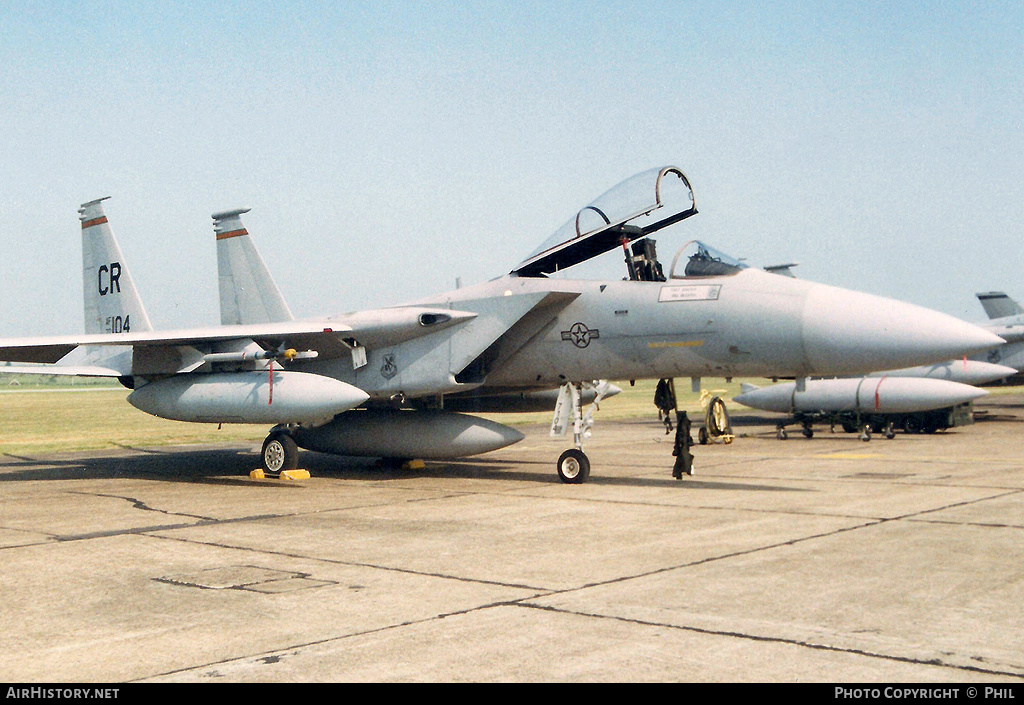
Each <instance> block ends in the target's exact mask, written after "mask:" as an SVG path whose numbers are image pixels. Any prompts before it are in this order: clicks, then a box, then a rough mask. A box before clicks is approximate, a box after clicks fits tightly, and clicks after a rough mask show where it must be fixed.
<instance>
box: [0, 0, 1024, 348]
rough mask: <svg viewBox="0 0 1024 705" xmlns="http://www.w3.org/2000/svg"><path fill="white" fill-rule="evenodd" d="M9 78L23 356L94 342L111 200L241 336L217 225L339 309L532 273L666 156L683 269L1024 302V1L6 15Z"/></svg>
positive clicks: (127, 230)
mask: <svg viewBox="0 0 1024 705" xmlns="http://www.w3.org/2000/svg"><path fill="white" fill-rule="evenodd" d="M0 66H2V67H3V68H2V70H0V127H2V129H0V179H2V181H0V232H2V235H0V237H2V243H3V256H2V257H0V292H2V293H0V296H2V299H0V300H2V302H3V305H2V306H0V336H2V337H8V336H20V335H42V334H51V333H53V334H55V333H75V332H79V331H80V330H81V329H82V311H81V287H82V284H81V260H80V257H81V249H80V228H79V223H78V220H77V213H76V211H77V208H78V206H79V204H81V203H83V202H85V201H88V200H92V199H95V198H99V197H101V196H111V197H112V199H111V200H110V201H108V202H107V204H106V211H107V215H108V216H109V218H110V221H111V224H112V225H113V227H114V231H115V233H116V234H117V237H118V239H119V241H120V244H121V247H122V249H123V250H124V253H125V257H126V259H127V261H128V265H129V267H130V268H131V271H132V272H133V275H134V277H135V280H136V283H137V285H138V287H139V289H140V291H141V293H142V296H143V299H144V301H145V303H146V306H147V309H148V311H149V315H150V318H151V319H152V320H153V323H154V325H155V326H157V327H159V328H170V327H183V326H193V325H206V324H215V323H216V322H217V321H218V320H219V315H218V311H217V285H216V257H215V242H214V238H213V231H212V228H211V220H210V214H211V213H213V212H216V211H221V210H227V209H230V208H238V207H250V208H252V212H251V213H249V214H247V216H245V223H246V225H247V227H248V229H249V231H250V232H251V233H252V234H253V235H254V237H255V238H256V242H257V245H258V246H259V248H260V249H261V251H262V253H263V255H264V257H265V259H266V260H267V263H268V265H269V267H270V269H271V271H272V272H273V273H274V275H275V278H276V280H277V282H278V284H279V286H280V287H281V289H282V291H283V292H284V294H285V297H286V298H287V299H288V301H289V303H290V304H291V307H292V309H293V310H294V312H295V313H296V315H298V316H312V315H316V314H321V313H323V314H329V313H338V312H342V311H346V310H353V309H359V308H366V307H373V306H382V305H387V304H391V303H398V302H401V301H404V300H409V299H413V298H418V297H421V296H425V295H428V294H430V293H433V292H437V291H440V290H444V289H448V288H451V287H452V286H453V284H454V282H455V279H456V277H461V279H462V281H463V282H464V283H466V284H469V283H475V282H479V281H483V280H486V279H489V278H492V277H494V276H497V275H500V274H502V273H505V272H507V271H508V270H509V269H510V268H511V267H512V266H513V265H515V264H516V262H518V261H519V260H520V259H522V258H523V257H524V256H525V255H527V254H528V253H529V252H530V251H531V250H533V249H534V247H535V246H536V245H537V244H538V243H539V242H540V241H542V240H543V239H544V238H546V237H547V236H548V235H549V234H550V233H551V232H552V231H554V230H555V229H556V228H557V227H559V226H560V225H561V224H562V223H563V222H565V220H566V219H568V217H569V216H570V215H571V214H572V213H573V212H575V211H576V210H577V209H578V208H580V207H582V206H583V205H585V204H586V203H588V202H589V201H590V200H592V199H593V198H595V197H596V196H598V195H600V194H601V193H602V192H604V191H605V190H606V189H608V188H610V187H611V186H613V185H615V184H616V183H618V182H619V181H621V180H623V179H625V178H627V177H629V176H631V175H632V174H634V173H637V172H639V171H643V170H645V169H648V168H651V167H654V166H660V165H665V164H674V165H677V166H679V167H680V168H681V169H682V170H683V171H684V172H685V173H686V174H687V176H688V177H689V178H690V181H691V182H692V184H693V186H694V191H695V193H696V198H697V205H698V208H699V209H700V214H699V215H697V216H696V217H694V218H692V219H690V220H688V221H686V222H684V223H682V224H680V225H678V226H675V227H674V228H673V232H672V233H670V234H667V235H665V236H663V237H659V253H660V254H661V255H662V258H663V259H665V260H670V259H671V257H672V255H673V254H674V249H675V247H677V246H678V245H681V244H682V243H683V242H685V241H686V240H688V239H690V238H695V237H696V238H701V239H704V240H706V241H708V242H709V243H711V244H713V245H714V246H716V247H717V248H718V249H720V250H723V251H725V252H728V253H730V254H733V255H735V256H738V257H744V258H746V259H747V260H748V261H749V262H751V263H752V264H755V265H768V264H776V263H780V262H790V261H797V262H799V263H800V266H799V267H798V268H797V269H796V273H797V274H798V275H799V276H801V277H803V278H806V279H811V280H815V281H821V282H826V283H829V284H835V285H838V286H845V287H849V288H854V289H859V290H862V291H869V292H872V293H878V294H883V295H887V296H893V297H896V298H899V299H903V300H906V301H912V302H914V303H918V304H922V305H926V306H930V307H932V308H936V309H939V310H942V311H945V312H947V313H951V314H954V315H957V316H960V317H962V318H964V319H967V320H974V321H978V320H982V319H983V313H982V310H981V307H980V306H979V305H978V303H977V301H976V300H975V298H974V294H975V292H977V291H983V290H990V289H1002V290H1005V291H1007V292H1008V293H1010V294H1011V295H1012V296H1015V297H1016V298H1018V299H1019V300H1021V301H1022V302H1024V282H1022V281H1021V277H1020V272H1021V270H1022V266H1021V265H1022V262H1024V248H1022V244H1024V237H1022V235H1024V226H1022V224H1021V219H1020V215H1019V212H1020V210H1021V204H1022V203H1024V125H1022V121H1024V68H1022V67H1024V7H1022V6H1021V4H1019V3H1006V4H1003V3H998V2H978V3H952V2H950V3H935V2H932V3H920V2H857V3H849V2H837V3H784V2H783V3H765V2H751V3H745V2H744V3H726V2H722V3H718V2H716V3H671V2H665V1H664V0H662V1H660V2H650V3H644V2H635V3H632V2H622V1H618V2H571V3H570V2H562V3H559V2H522V1H516V2H507V3H505V2H497V1H490V2H463V1H460V2H455V3H451V2H372V3H371V2H366V3H355V2H345V3H327V2H325V3H319V2H317V3H314V2H287V1H286V0H282V1H278V2H217V3H206V2H203V3H199V2H196V3H186V2H166V1H163V2H131V3H122V2H110V3H106V2H70V1H61V2H21V1H17V0H8V1H7V2H4V3H2V4H0ZM614 256H615V255H613V257H614Z"/></svg>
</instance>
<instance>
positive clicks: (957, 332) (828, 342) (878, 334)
mask: <svg viewBox="0 0 1024 705" xmlns="http://www.w3.org/2000/svg"><path fill="white" fill-rule="evenodd" d="M803 338H804V352H805V354H806V356H807V361H808V363H809V365H810V368H811V369H810V373H811V374H864V373H867V372H872V371H874V370H887V369H896V368H900V367H912V366H915V365H924V364H929V363H934V362H941V361H943V360H949V359H950V358H957V357H962V356H964V355H969V354H971V353H974V352H978V351H981V350H986V349H988V348H993V347H996V346H998V345H1002V344H1003V343H1004V341H1003V339H1002V338H1000V337H999V336H997V335H994V334H992V333H989V332H988V331H986V330H984V329H982V328H979V327H978V326H975V325H973V324H970V323H966V322H964V321H961V320H960V319H958V318H954V317H953V316H948V315H946V314H944V313H939V312H938V311H932V310H931V309H927V308H924V307H922V306H915V305H914V304H908V303H904V302H902V301H895V300H893V299H887V298H883V297H881V296H874V295H872V294H864V293H861V292H856V291H849V290H846V289H839V288H837V287H832V286H826V285H824V284H816V285H814V286H812V287H811V288H810V289H809V290H808V292H807V299H806V303H805V305H804V311H803Z"/></svg>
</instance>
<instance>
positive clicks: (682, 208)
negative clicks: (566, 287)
mask: <svg viewBox="0 0 1024 705" xmlns="http://www.w3.org/2000/svg"><path fill="white" fill-rule="evenodd" d="M696 212H697V206H696V202H695V201H694V198H693V189H692V188H691V187H690V182H689V181H688V180H687V178H686V175H685V174H683V172H681V171H680V170H679V169H677V168H676V167H674V166H666V167H661V168H658V169H651V170H649V171H644V172H641V173H639V174H637V175H636V176H633V177H631V178H629V179H626V180H625V181H623V182H622V183H620V184H619V185H618V186H616V187H615V188H613V189H611V190H610V191H607V192H606V193H605V194H604V195H603V196H601V197H600V198H598V199H597V200H596V201H594V202H593V203H591V204H590V205H588V206H586V207H585V208H583V209H582V210H580V211H579V212H577V213H576V215H574V216H573V217H572V218H570V219H569V221H568V222H567V223H566V224H565V225H563V226H562V227H561V228H559V229H558V230H556V231H555V233H554V235H552V236H551V237H549V238H548V239H547V240H545V241H544V243H543V244H542V245H541V246H540V247H538V248H537V249H536V250H534V251H533V253H531V254H530V256H529V257H527V258H526V259H525V260H524V261H523V262H522V263H521V264H520V265H519V266H518V267H516V268H515V269H514V270H512V274H515V275H518V276H521V277H541V276H545V275H547V274H551V273H553V272H557V271H558V270H561V269H565V268H567V267H572V266H573V265H576V264H579V263H581V262H586V261H587V260H589V259H591V258H593V257H597V256H598V255H601V254H604V253H605V252H608V251H609V250H612V249H614V248H616V247H621V246H622V245H623V244H624V243H629V242H632V241H633V240H637V239H639V238H642V237H646V236H647V235H650V234H651V233H654V232H657V231H658V230H661V229H662V228H665V227H668V226H669V225H672V224H673V223H678V222H679V221H681V220H684V219H685V218H689V217H690V216H691V215H694V214H695V213H696Z"/></svg>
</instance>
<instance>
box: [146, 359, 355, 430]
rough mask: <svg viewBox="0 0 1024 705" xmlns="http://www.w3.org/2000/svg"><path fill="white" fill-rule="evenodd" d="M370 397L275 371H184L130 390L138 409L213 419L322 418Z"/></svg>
mask: <svg viewBox="0 0 1024 705" xmlns="http://www.w3.org/2000/svg"><path fill="white" fill-rule="evenodd" d="M368 398H369V395H368V394H367V393H366V392H364V391H363V390H361V389H359V388H358V387H354V386H352V385H351V384H346V383H345V382H341V381H339V380H336V379H332V378H330V377H324V376H322V375H316V374H310V373H308V372H292V371H286V370H273V372H218V373H213V374H204V375H179V376H176V377H168V378H166V379H162V380H158V381H156V382H150V383H149V384H146V385H144V386H142V387H138V388H137V389H136V390H135V391H133V392H132V393H131V394H129V395H128V402H129V403H130V404H131V405H132V406H134V407H135V408H136V409H140V410H141V411H145V412H146V413H148V414H153V415H154V416H160V417H163V418H166V419H175V420H177V421H198V422H207V423H259V424H268V423H269V424H288V423H320V422H324V421H328V420H330V419H331V418H333V417H334V416H335V415H336V414H340V413H342V412H343V411H348V410H349V409H352V408H355V407H357V406H359V405H360V404H362V403H363V402H364V401H366V400H367V399H368Z"/></svg>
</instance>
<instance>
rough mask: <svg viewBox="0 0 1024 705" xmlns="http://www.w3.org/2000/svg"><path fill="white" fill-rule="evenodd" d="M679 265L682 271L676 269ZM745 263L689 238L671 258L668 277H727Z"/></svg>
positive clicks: (743, 266) (742, 267)
mask: <svg viewBox="0 0 1024 705" xmlns="http://www.w3.org/2000/svg"><path fill="white" fill-rule="evenodd" d="M679 265H682V266H683V271H681V272H680V271H678V270H677V268H678V267H679ZM746 268H747V265H746V264H744V263H743V262H740V261H739V260H737V259H734V258H732V257H730V256H729V255H726V254H723V253H721V252H719V251H718V250H716V249H715V248H713V247H711V246H710V245H707V244H705V243H703V242H701V241H700V240H690V241H689V242H688V243H686V244H685V245H683V246H682V247H681V248H680V250H679V252H677V253H676V256H675V259H674V260H672V268H671V270H669V277H670V278H672V279H690V278H693V277H727V276H730V275H732V274H736V273H737V272H739V271H740V270H741V269H746Z"/></svg>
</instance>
